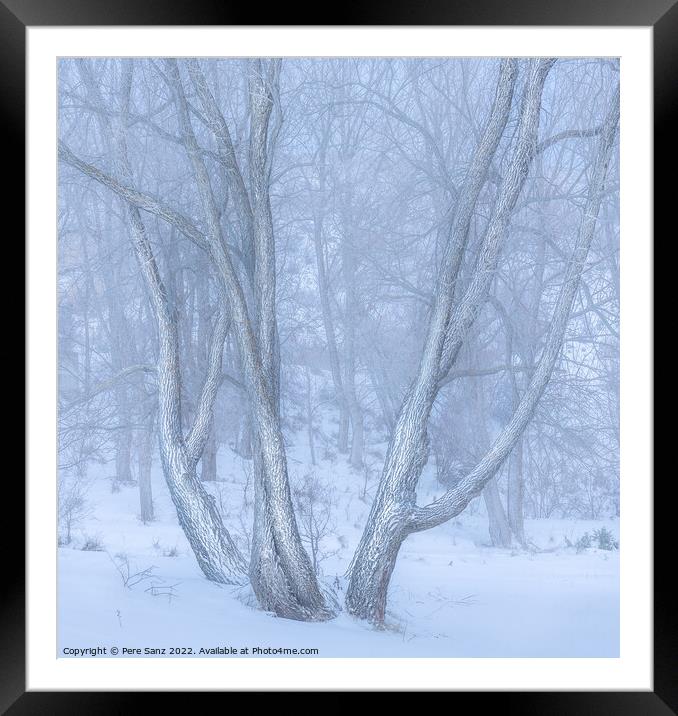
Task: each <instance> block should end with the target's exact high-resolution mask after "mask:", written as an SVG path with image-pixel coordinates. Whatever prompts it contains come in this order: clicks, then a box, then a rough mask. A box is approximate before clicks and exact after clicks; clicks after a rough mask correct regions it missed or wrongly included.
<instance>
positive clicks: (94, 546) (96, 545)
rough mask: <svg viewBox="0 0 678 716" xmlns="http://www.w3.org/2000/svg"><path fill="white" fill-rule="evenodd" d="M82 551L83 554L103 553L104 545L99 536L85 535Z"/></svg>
mask: <svg viewBox="0 0 678 716" xmlns="http://www.w3.org/2000/svg"><path fill="white" fill-rule="evenodd" d="M80 549H81V550H82V551H83V552H103V551H104V545H103V542H102V541H101V538H100V537H99V536H96V537H93V536H92V535H85V536H84V538H83V543H82V547H81V548H80Z"/></svg>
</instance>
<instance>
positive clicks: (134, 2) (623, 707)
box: [0, 0, 678, 716]
mask: <svg viewBox="0 0 678 716" xmlns="http://www.w3.org/2000/svg"><path fill="white" fill-rule="evenodd" d="M314 13H315V14H311V13H309V11H308V10H306V9H305V8H304V9H303V10H302V8H301V6H299V7H294V6H290V5H289V4H278V5H274V6H271V7H270V8H267V9H266V11H265V13H263V14H264V15H265V17H266V19H267V21H268V22H267V23H266V24H267V25H277V24H279V25H466V26H469V25H473V26H478V25H505V26H510V25H514V26H518V25H544V26H554V25H567V26H595V25H599V26H646V27H649V26H652V27H653V29H654V146H655V147H657V148H660V151H657V152H656V153H655V157H654V176H655V184H654V209H655V216H656V219H655V223H656V225H659V219H660V218H661V215H662V214H665V216H666V218H667V219H668V218H669V212H672V213H673V206H674V205H675V181H664V182H662V181H659V177H661V176H664V177H670V176H672V174H673V173H674V169H675V165H676V161H675V159H676V151H675V148H676V134H677V132H676V126H678V123H677V122H676V107H678V81H677V80H676V78H678V0H643V2H636V3H633V2H629V0H568V1H567V2H563V1H562V0H561V1H560V2H549V3H547V2H540V1H539V0H512V2H506V1H505V0H474V2H472V3H471V2H457V3H454V2H452V0H428V1H427V2H422V3H414V2H411V0H391V2H390V3H389V4H388V5H386V3H379V2H374V1H373V2H366V1H365V0H364V1H363V2H362V3H360V4H357V3H353V4H352V3H344V4H339V5H336V6H332V7H330V8H328V10H327V11H326V13H325V15H324V16H322V17H321V16H319V15H318V13H317V12H315V11H314ZM261 15H262V9H261V8H260V7H254V6H252V5H247V4H236V3H230V2H227V1H226V2H224V1H222V2H216V1H215V0H167V1H166V2H163V3H156V2H148V1H147V2H145V3H143V2H140V1H139V0H115V1H114V2H111V0H0V68H1V72H2V83H0V98H1V99H0V101H1V102H2V126H3V128H4V139H5V146H4V151H3V154H4V159H5V166H4V168H5V176H6V177H7V176H11V177H14V179H15V180H14V181H11V182H8V183H7V185H6V187H5V189H4V191H3V194H4V199H5V201H6V207H18V206H20V205H21V203H22V202H24V203H25V192H24V182H23V181H21V178H22V177H25V150H24V147H25V98H26V87H25V70H26V60H25V53H26V29H27V27H29V26H78V25H81V26H90V25H92V26H101V25H160V26H162V25H257V24H260V23H257V22H250V20H256V19H260V18H261ZM624 200H628V197H627V198H622V201H624ZM14 213H15V214H17V215H18V216H19V221H18V222H17V226H16V230H15V231H14V233H13V234H10V232H8V233H7V234H6V239H7V240H8V241H9V240H10V235H11V236H12V241H13V242H14V244H15V245H20V242H18V241H16V239H15V238H14V237H17V236H19V235H20V234H21V231H22V228H23V229H25V226H24V220H23V214H22V213H21V212H18V211H17V212H14ZM666 225H667V226H669V224H668V222H667V223H666ZM673 232H674V233H675V229H674V230H673ZM20 331H21V329H20V328H19V329H18V331H17V333H18V335H21V333H20ZM17 343H18V341H17ZM17 362H18V361H17V360H16V359H15V361H14V363H15V364H16V363H17ZM14 370H16V368H14ZM27 389H30V386H28V388H27ZM17 422H18V421H17ZM671 472H672V473H673V472H674V471H671ZM5 477H6V478H7V479H6V480H5V481H4V487H3V496H4V502H5V504H6V505H13V506H16V507H15V508H14V509H11V510H10V509H5V510H3V512H4V513H5V514H4V516H3V519H14V520H15V521H16V525H14V526H11V527H6V534H11V535H13V536H14V538H15V539H17V535H20V534H22V533H23V530H22V527H23V526H24V525H23V520H24V516H23V515H24V512H23V511H22V510H20V509H19V507H18V506H19V505H21V504H23V501H24V486H23V484H22V483H21V481H20V480H19V479H17V477H16V475H10V474H9V472H6V474H5ZM672 477H673V475H670V476H669V479H667V480H665V481H664V482H663V483H662V482H659V483H657V484H655V487H654V492H655V502H654V545H655V548H654V549H655V552H654V561H655V565H658V566H659V565H665V566H668V565H670V564H671V563H672V559H671V557H672V555H671V554H670V552H669V550H670V545H671V543H672V542H675V532H673V537H672V536H671V532H672V531H673V530H674V527H673V525H674V522H675V516H674V515H672V514H671V513H672V512H673V501H672V500H671V499H670V498H669V495H668V490H670V487H669V486H668V484H667V483H670V482H671V478H672ZM10 478H11V479H10ZM670 511H671V512H670ZM12 514H13V517H11V515H12ZM9 551H12V552H13V553H14V556H13V557H11V556H10V555H9V554H6V555H5V558H4V559H3V562H5V560H9V562H5V567H4V569H3V575H2V579H1V586H0V590H1V591H0V594H1V595H2V600H1V601H0V713H7V714H9V715H11V716H21V715H23V714H62V713H63V714H66V713H68V714H81V713H82V714H109V713H111V714H112V713H118V714H123V713H124V714H127V713H135V712H137V711H144V712H148V711H149V709H151V708H158V703H157V699H158V694H148V693H135V694H132V693H125V692H115V693H100V692H99V693H96V692H77V693H67V692H53V693H51V692H50V693H48V692H25V688H26V687H25V656H26V654H25V603H24V599H25V565H24V560H23V555H22V553H21V551H20V550H19V549H18V546H17V545H13V546H12V547H11V548H9V547H8V552H9ZM13 560H14V561H15V562H16V563H15V564H13V563H12V561H13ZM671 576H672V570H671V569H659V568H657V569H655V570H654V691H653V692H619V693H612V692H577V693H575V692H566V693H556V692H540V693H534V692H530V693H518V692H507V693H473V694H455V695H454V697H453V698H454V702H453V703H450V708H459V705H460V703H459V701H458V699H461V698H468V697H469V696H470V697H471V698H472V699H473V700H474V701H473V703H474V706H475V708H478V705H479V704H480V702H479V701H478V700H477V699H479V698H481V697H482V699H483V701H484V703H483V705H484V706H486V707H489V706H490V703H491V702H495V703H496V705H497V707H498V708H500V709H501V710H502V711H504V712H505V713H520V714H531V713H534V714H547V713H548V714H551V715H553V716H557V715H559V714H574V713H577V714H597V715H598V714H601V715H602V714H615V715H620V714H647V715H654V714H657V715H658V716H659V715H660V714H662V715H663V714H671V713H674V714H678V659H677V658H676V655H677V649H676V644H677V641H678V639H677V635H678V617H677V613H678V609H676V600H675V592H673V591H672V589H671V581H672V579H671ZM170 697H171V698H172V700H173V704H172V706H173V707H174V708H181V701H183V699H184V698H185V697H182V695H181V694H176V693H173V694H170ZM190 698H193V697H190ZM222 707H224V708H225V707H226V704H223V706H222Z"/></svg>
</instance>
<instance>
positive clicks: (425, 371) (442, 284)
mask: <svg viewBox="0 0 678 716" xmlns="http://www.w3.org/2000/svg"><path fill="white" fill-rule="evenodd" d="M552 65H553V60H540V61H536V62H533V63H531V65H530V67H529V71H528V77H527V79H526V83H525V89H524V92H523V99H522V108H521V112H520V122H519V127H518V130H517V137H516V140H515V145H514V149H513V153H512V156H511V159H510V161H509V164H508V166H507V167H506V169H505V170H504V174H503V178H502V181H501V185H500V187H499V190H498V195H497V199H496V202H495V207H494V211H493V214H492V217H491V219H490V222H489V224H488V228H487V231H486V233H485V237H484V239H483V243H482V247H481V249H480V253H479V257H478V260H477V264H476V270H475V272H474V274H473V277H472V279H471V281H470V283H469V286H468V288H467V289H466V291H465V293H464V294H463V295H462V296H461V297H460V299H459V300H458V301H457V302H456V304H454V305H453V297H454V281H455V279H456V276H457V273H458V267H459V265H460V262H461V256H462V253H463V249H464V246H465V244H466V237H467V234H468V225H469V222H470V219H471V216H472V213H473V210H474V206H475V202H476V199H477V196H478V193H479V191H480V188H481V186H482V184H483V183H484V181H485V177H486V176H487V171H488V168H489V164H490V161H491V158H492V155H493V154H494V151H495V149H496V147H497V144H498V142H499V138H500V136H501V134H502V131H503V129H504V127H505V125H506V121H507V118H508V111H509V107H510V103H511V96H512V93H513V85H514V82H515V71H516V68H515V63H514V62H511V61H505V62H504V63H503V66H502V70H501V73H500V80H499V84H498V89H497V93H496V97H495V102H494V106H493V109H492V113H491V116H490V120H489V121H488V124H487V126H486V129H485V131H484V133H483V136H482V138H481V140H480V143H479V145H478V149H477V150H476V154H475V157H474V159H473V161H472V163H471V167H470V169H469V172H468V175H467V179H466V181H465V184H464V187H463V189H462V196H461V197H460V200H459V204H458V206H457V210H456V217H455V224H454V230H453V232H452V235H451V237H450V241H449V244H448V249H447V251H446V255H445V257H444V261H443V264H442V268H441V271H440V274H439V278H438V284H437V287H436V295H435V303H434V306H433V308H432V312H431V317H430V320H429V329H428V335H427V340H426V343H425V347H424V352H423V355H422V359H421V362H420V368H419V372H418V374H417V377H416V378H415V381H414V383H413V384H412V386H411V388H410V390H409V392H408V395H407V397H406V399H405V402H404V403H403V406H402V407H401V410H400V414H399V416H398V420H397V423H396V427H395V430H394V433H393V437H392V439H391V443H390V445H389V452H388V455H387V458H386V464H385V467H384V472H383V474H382V478H381V482H380V486H379V490H378V493H377V496H376V499H375V501H374V503H373V507H372V510H371V512H370V517H369V519H368V523H367V525H366V528H365V531H364V533H363V536H362V539H361V542H360V544H359V546H358V549H357V551H356V553H355V555H354V558H353V561H352V564H351V569H350V584H349V589H348V592H347V596H346V604H347V608H348V610H349V611H350V612H351V613H352V614H355V615H356V616H360V617H362V618H366V619H368V620H370V621H373V622H375V623H378V624H379V623H383V620H384V616H385V609H386V597H387V590H388V584H389V581H390V577H391V574H392V571H393V567H394V565H395V560H396V558H397V554H398V551H399V549H400V546H401V544H402V542H403V540H404V539H405V538H406V537H407V535H408V534H411V533H412V532H418V531H421V530H425V529H430V528H431V527H434V526H436V525H439V524H441V523H443V522H445V521H447V520H449V519H451V518H452V517H453V516H455V515H457V514H459V513H460V512H461V511H462V510H463V509H464V508H465V507H466V506H467V505H468V504H469V502H470V500H471V499H472V498H473V497H475V496H476V495H477V494H479V492H480V491H481V490H482V488H483V486H484V485H485V484H487V482H488V481H489V480H490V479H491V478H492V477H493V476H494V475H495V474H496V472H497V470H498V469H499V467H500V466H501V465H502V463H503V462H504V460H505V459H506V457H507V456H508V454H509V453H510V452H511V450H512V449H513V447H514V445H515V444H516V442H517V441H518V439H519V438H520V435H521V434H522V432H523V430H524V429H525V426H526V425H527V424H528V422H529V420H530V418H531V416H532V414H533V412H534V409H535V406H536V404H537V402H538V400H539V398H540V397H541V395H542V393H543V391H544V389H545V387H546V385H547V383H548V380H549V378H550V375H551V372H552V371H553V367H554V365H555V363H556V360H557V358H558V355H559V352H560V348H561V345H562V340H563V336H564V333H565V328H566V325H567V321H568V317H569V314H570V310H571V307H572V302H573V300H574V296H575V294H576V291H577V287H578V284H579V278H580V276H581V272H582V270H583V267H584V264H585V261H586V256H587V253H588V248H589V245H590V243H591V241H592V238H593V232H594V228H595V222H596V217H597V214H598V210H599V207H600V203H601V199H602V193H603V184H604V178H605V173H606V169H607V165H608V162H609V159H610V155H611V152H612V147H613V144H614V137H615V133H616V128H617V123H618V112H619V109H618V102H617V101H615V102H614V106H613V108H612V110H611V111H610V113H609V115H608V117H607V119H606V123H605V127H604V130H603V133H602V135H601V139H600V148H599V152H598V156H597V158H596V162H595V167H594V172H593V176H592V178H591V182H590V189H589V197H588V200H587V205H586V208H585V211H584V216H583V219H582V223H581V226H580V230H579V236H578V240H577V244H576V248H575V252H574V254H573V256H572V259H571V261H570V262H569V264H568V268H567V273H566V277H565V281H564V283H563V287H562V289H561V292H560V295H559V298H558V301H557V304H556V308H555V310H554V314H553V318H552V323H551V329H550V331H549V336H548V338H547V342H546V345H545V347H544V350H543V351H542V355H541V357H540V360H539V364H538V366H537V368H536V370H535V372H534V375H533V376H532V379H531V381H530V383H529V385H528V387H527V389H526V391H525V392H524V393H523V395H522V397H521V399H520V402H519V404H518V406H517V408H516V410H515V412H514V414H513V416H512V418H511V419H510V420H509V422H508V423H507V425H506V426H505V427H504V429H503V430H502V431H501V433H500V435H499V436H498V438H497V439H496V440H495V442H494V443H493V445H492V447H491V448H490V450H489V451H488V453H487V454H486V455H485V456H484V457H483V459H482V460H481V461H480V462H479V463H478V464H477V465H476V466H475V467H474V468H473V470H471V472H470V473H469V474H468V475H467V476H466V477H465V478H464V479H463V480H462V481H461V482H460V483H459V484H458V485H457V486H456V487H454V488H452V489H451V490H449V491H448V492H446V493H445V494H444V495H443V497H441V498H439V499H438V500H436V501H435V502H433V503H432V504H430V505H428V506H426V507H418V506H417V505H416V491H415V490H416V484H417V481H418V479H419V476H420V474H421V470H422V468H423V466H424V464H425V462H426V459H427V449H428V446H427V438H426V425H427V422H428V417H429V415H430V411H431V407H432V405H433V401H434V399H435V396H436V394H437V391H438V388H439V382H440V379H441V377H442V378H444V377H445V376H446V375H447V374H448V372H449V370H450V368H451V366H452V365H453V364H454V361H455V360H456V357H457V356H458V354H459V350H460V348H461V345H462V343H463V341H464V339H465V337H466V335H467V333H468V330H469V328H470V326H471V325H472V323H473V321H474V319H475V317H476V315H477V313H478V310H479V308H480V307H481V305H482V304H483V302H484V301H485V298H486V296H487V291H488V288H489V284H490V282H491V280H492V274H493V272H494V269H495V267H496V260H497V254H498V250H499V247H500V245H501V240H502V238H503V234H504V232H505V229H506V226H507V223H508V219H509V216H510V214H511V211H512V209H513V207H514V206H515V203H516V201H517V198H518V196H519V194H520V190H521V188H522V185H523V183H524V181H525V178H526V176H527V172H528V169H529V166H530V162H531V160H532V157H533V155H534V152H535V148H536V144H537V130H538V125H539V112H540V106H541V95H542V89H543V85H544V81H545V79H546V76H547V74H548V72H549V70H550V68H551V66H552Z"/></svg>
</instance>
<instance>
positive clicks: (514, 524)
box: [507, 440, 525, 545]
mask: <svg viewBox="0 0 678 716" xmlns="http://www.w3.org/2000/svg"><path fill="white" fill-rule="evenodd" d="M524 491H525V481H524V475H523V441H522V440H519V441H518V444H517V445H516V447H515V449H514V451H513V465H511V469H510V470H509V473H508V500H507V506H508V521H509V525H510V526H511V531H512V532H513V534H514V535H515V538H516V539H517V540H518V542H519V543H520V544H521V545H524V544H525V523H524V516H523V515H524V510H523V496H524Z"/></svg>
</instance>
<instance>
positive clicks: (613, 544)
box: [593, 527, 619, 552]
mask: <svg viewBox="0 0 678 716" xmlns="http://www.w3.org/2000/svg"><path fill="white" fill-rule="evenodd" d="M593 541H594V542H595V543H596V546H597V547H598V549H604V550H606V551H608V552H609V551H611V550H613V549H619V542H617V541H616V540H615V538H614V535H613V534H612V532H610V530H608V529H607V527H601V528H600V529H599V530H594V532H593Z"/></svg>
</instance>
